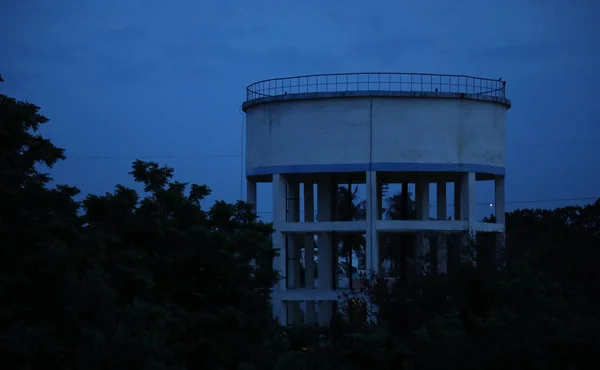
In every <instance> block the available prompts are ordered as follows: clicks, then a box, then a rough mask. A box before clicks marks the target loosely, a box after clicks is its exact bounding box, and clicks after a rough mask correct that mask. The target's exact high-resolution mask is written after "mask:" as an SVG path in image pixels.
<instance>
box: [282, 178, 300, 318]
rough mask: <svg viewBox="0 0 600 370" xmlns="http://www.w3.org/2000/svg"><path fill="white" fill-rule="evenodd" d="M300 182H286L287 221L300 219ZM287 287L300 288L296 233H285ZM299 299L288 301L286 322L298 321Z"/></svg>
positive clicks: (298, 249) (298, 250)
mask: <svg viewBox="0 0 600 370" xmlns="http://www.w3.org/2000/svg"><path fill="white" fill-rule="evenodd" d="M299 203H300V183H299V182H298V181H296V180H292V179H288V182H287V222H299V221H300V204H299ZM286 238H287V253H288V255H287V271H286V276H287V289H298V288H300V245H299V243H298V238H297V235H296V234H287V235H286ZM301 315H302V314H301V310H300V301H289V302H288V322H289V323H293V324H298V323H300V318H301Z"/></svg>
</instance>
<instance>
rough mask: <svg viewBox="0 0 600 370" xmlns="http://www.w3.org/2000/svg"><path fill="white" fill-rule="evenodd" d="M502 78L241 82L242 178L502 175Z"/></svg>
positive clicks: (505, 105) (506, 104)
mask: <svg viewBox="0 0 600 370" xmlns="http://www.w3.org/2000/svg"><path fill="white" fill-rule="evenodd" d="M504 94H505V83H504V81H501V80H492V79H483V78H475V77H468V76H445V75H424V74H400V73H383V74H381V73H379V74H368V73H365V74H342V75H318V76H304V77H293V78H284V79H275V80H266V81H262V82H257V83H255V84H252V85H250V86H248V88H247V99H248V100H247V101H246V102H245V103H244V104H243V108H242V109H243V110H244V112H246V174H247V176H255V175H268V174H273V173H317V172H350V171H352V172H353V171H368V170H373V171H460V172H462V171H467V172H477V173H489V174H503V173H504V163H505V140H506V111H507V108H509V107H510V101H509V100H507V99H506V98H505V97H504Z"/></svg>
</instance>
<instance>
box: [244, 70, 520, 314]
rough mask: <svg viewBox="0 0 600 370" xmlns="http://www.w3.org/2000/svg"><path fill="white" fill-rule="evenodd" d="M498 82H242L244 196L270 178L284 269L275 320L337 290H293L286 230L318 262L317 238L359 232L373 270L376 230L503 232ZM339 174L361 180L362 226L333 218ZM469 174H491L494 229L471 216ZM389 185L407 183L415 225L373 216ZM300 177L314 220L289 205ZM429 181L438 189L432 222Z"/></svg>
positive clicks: (406, 77) (409, 76) (333, 78)
mask: <svg viewBox="0 0 600 370" xmlns="http://www.w3.org/2000/svg"><path fill="white" fill-rule="evenodd" d="M505 88H506V83H505V82H504V81H502V80H501V79H498V80H494V79H486V78H477V77H470V76H450V75H438V74H414V73H354V74H329V75H311V76H301V77H289V78H279V79H271V80H265V81H260V82H256V83H254V84H251V85H249V86H248V88H247V100H246V101H245V102H244V103H243V106H242V109H243V111H244V112H245V113H246V153H245V155H246V177H247V179H248V196H249V197H248V200H249V201H250V202H255V201H256V195H255V188H256V182H273V220H274V225H275V228H276V234H275V236H274V247H275V248H279V249H280V250H282V251H283V252H282V253H281V256H280V259H279V265H278V266H279V267H278V268H279V269H280V270H281V271H282V273H283V275H285V276H286V279H284V280H285V282H282V283H281V284H279V287H278V289H275V293H274V294H275V295H274V303H275V304H274V306H275V307H276V308H275V311H276V312H275V314H276V315H277V316H278V317H280V319H282V321H286V322H287V320H288V318H289V317H292V318H294V319H293V320H297V315H298V314H297V313H295V312H292V311H295V310H297V308H294V304H295V303H294V302H296V301H301V300H306V301H315V300H316V301H321V302H323V301H327V300H328V299H330V298H331V297H330V295H331V292H332V291H333V292H334V293H335V292H336V288H337V287H336V286H335V284H333V286H332V285H331V284H329V285H328V284H323V283H321V282H320V283H319V287H318V289H315V288H313V287H309V288H302V289H301V288H299V286H298V282H297V281H295V280H294V279H297V275H298V273H297V272H295V270H299V267H298V266H296V265H294V263H292V262H289V261H290V259H291V260H294V259H295V258H296V255H299V252H298V251H297V250H295V249H294V248H296V247H295V246H294V245H292V246H291V247H290V244H294V243H297V240H298V238H297V237H294V238H292V239H294V241H293V242H290V238H289V235H292V234H298V233H304V234H305V235H310V238H312V235H313V234H318V235H319V240H320V241H319V243H318V244H319V258H320V259H321V261H323V260H327V261H333V260H334V258H333V257H332V256H329V255H327V253H326V252H324V245H325V244H324V243H332V242H331V239H332V237H331V236H330V235H329V234H330V233H336V232H338V233H345V232H366V234H367V237H366V240H367V243H366V244H367V245H366V258H367V265H368V267H369V269H371V270H375V271H376V272H379V270H380V262H381V258H380V257H381V256H380V255H381V253H380V251H379V246H378V245H379V234H381V233H384V232H409V231H411V232H434V231H435V232H463V231H466V232H469V233H470V234H472V233H474V232H477V231H480V232H482V231H487V232H490V231H491V232H502V231H503V230H504V174H505V157H506V155H505V151H506V145H505V140H506V111H507V110H508V109H509V108H510V105H511V103H510V101H509V100H508V99H506V96H505V92H506V91H505ZM336 179H338V180H340V181H336ZM347 179H350V180H348V181H351V182H352V183H363V184H366V185H367V212H366V213H367V216H366V219H365V220H364V221H363V220H353V221H352V220H341V219H337V218H336V217H337V216H336V215H335V210H332V209H331V202H332V199H333V198H334V196H333V193H334V191H335V188H334V187H335V185H334V184H336V183H337V182H342V183H343V182H344V181H346V180H347ZM477 180H495V181H496V203H495V204H496V208H495V210H496V214H497V223H496V224H483V223H481V222H478V220H476V219H474V214H475V208H474V207H475V198H474V197H475V181H477ZM394 182H396V183H402V184H403V185H405V184H406V183H407V182H412V183H415V184H416V186H417V191H416V192H417V194H416V203H417V204H416V208H417V209H416V213H417V219H416V220H414V219H413V220H384V219H383V218H382V216H381V208H382V205H381V199H380V198H381V188H382V184H387V183H394ZM448 182H453V183H454V184H455V194H454V203H455V204H456V210H455V212H454V219H451V220H448V217H447V216H448V215H446V204H447V203H445V202H446V199H447V197H446V194H445V184H446V183H448ZM300 183H304V189H305V193H304V198H305V199H304V202H305V204H307V203H310V201H311V199H313V198H312V197H314V195H313V194H312V192H313V190H312V184H313V183H316V184H317V187H318V191H317V198H318V199H317V208H319V209H318V210H317V213H318V215H319V216H318V218H319V219H318V222H315V220H313V219H311V216H307V217H308V218H305V219H304V220H300V217H299V214H298V213H297V212H298V209H299V205H298V204H295V203H294V199H299V198H300V194H299V188H298V185H299V184H300ZM430 183H436V184H438V186H439V187H438V190H437V203H438V214H437V215H433V217H432V215H430V214H429V184H430ZM307 184H308V185H310V186H307ZM309 188H310V189H309ZM306 192H309V193H310V194H308V193H306ZM290 194H292V195H294V196H292V197H291V196H290ZM442 202H443V203H442ZM296 203H297V201H296ZM309 206H310V205H309ZM441 208H443V210H441ZM306 240H309V238H308V237H307V239H306ZM290 248H291V249H290ZM331 248H333V247H331ZM333 249H335V248H333ZM290 256H291V258H290ZM298 260H299V258H298ZM437 260H439V258H438V259H437ZM319 265H323V263H319ZM321 269H323V270H322V271H321ZM330 270H331V268H330ZM436 270H437V268H436ZM319 271H320V273H319V277H320V280H321V281H322V280H323V276H324V275H322V274H325V275H331V274H332V273H333V272H332V271H329V270H326V269H325V267H322V266H319ZM327 279H329V278H327ZM328 294H329V295H328ZM336 294H337V293H336ZM275 296H277V297H278V298H277V299H275ZM286 302H287V303H286ZM290 302H291V303H290ZM285 307H287V308H285ZM290 307H292V308H291V311H290ZM327 310H330V308H328V307H326V306H324V307H323V308H319V312H320V314H319V318H318V320H319V321H322V322H325V321H326V320H327V318H328V316H327V315H326V314H324V313H323V312H325V311H327ZM284 311H285V312H284ZM311 315H312V313H307V314H305V321H307V322H309V321H310V320H313V319H311V317H312V316H311ZM293 320H292V319H290V321H293Z"/></svg>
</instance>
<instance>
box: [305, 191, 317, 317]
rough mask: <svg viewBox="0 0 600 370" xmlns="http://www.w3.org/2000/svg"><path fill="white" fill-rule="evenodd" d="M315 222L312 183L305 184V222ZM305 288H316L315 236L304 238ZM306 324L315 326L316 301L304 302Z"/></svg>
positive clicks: (309, 235)
mask: <svg viewBox="0 0 600 370" xmlns="http://www.w3.org/2000/svg"><path fill="white" fill-rule="evenodd" d="M314 221H315V199H314V189H313V183H312V182H305V183H304V222H314ZM304 287H305V288H306V289H314V288H315V250H314V235H313V234H306V235H305V236H304ZM304 323H305V324H307V325H314V324H315V323H316V312H315V301H305V302H304Z"/></svg>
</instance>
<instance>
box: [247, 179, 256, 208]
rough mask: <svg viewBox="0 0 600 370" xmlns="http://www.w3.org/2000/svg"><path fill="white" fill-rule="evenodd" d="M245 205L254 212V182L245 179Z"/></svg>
mask: <svg viewBox="0 0 600 370" xmlns="http://www.w3.org/2000/svg"><path fill="white" fill-rule="evenodd" d="M246 203H248V204H250V205H252V209H253V210H254V212H256V181H254V180H251V179H246Z"/></svg>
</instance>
